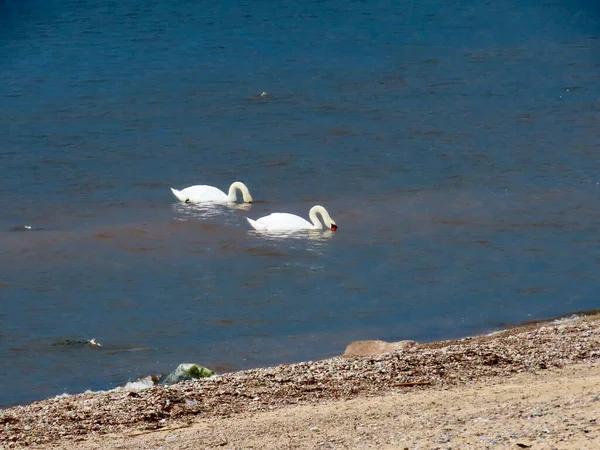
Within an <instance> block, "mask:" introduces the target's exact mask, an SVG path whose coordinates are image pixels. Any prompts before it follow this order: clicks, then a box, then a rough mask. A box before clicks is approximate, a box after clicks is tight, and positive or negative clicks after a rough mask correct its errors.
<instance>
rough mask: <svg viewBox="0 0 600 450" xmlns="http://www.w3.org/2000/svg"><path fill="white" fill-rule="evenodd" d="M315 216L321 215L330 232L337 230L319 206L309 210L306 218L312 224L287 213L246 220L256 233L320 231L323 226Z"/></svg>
mask: <svg viewBox="0 0 600 450" xmlns="http://www.w3.org/2000/svg"><path fill="white" fill-rule="evenodd" d="M317 214H321V217H322V218H323V222H325V226H326V227H327V228H329V229H330V230H331V231H336V230H337V225H336V224H335V222H334V221H333V219H332V218H331V216H330V215H329V213H328V212H327V210H326V209H325V208H323V207H322V206H320V205H316V206H313V207H312V208H310V212H309V213H308V217H309V218H310V222H312V223H310V222H309V221H308V220H306V219H303V218H302V217H300V216H296V215H294V214H288V213H273V214H269V215H268V216H265V217H261V218H260V219H256V220H252V219H249V218H248V217H246V220H248V223H249V224H250V226H251V227H252V228H254V229H255V230H258V231H294V230H322V229H323V224H322V223H321V221H320V220H319V218H318V217H317Z"/></svg>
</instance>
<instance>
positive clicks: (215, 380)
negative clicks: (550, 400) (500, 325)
mask: <svg viewBox="0 0 600 450" xmlns="http://www.w3.org/2000/svg"><path fill="white" fill-rule="evenodd" d="M572 316H575V315H571V316H567V317H572ZM599 360H600V315H598V314H594V315H588V316H585V315H584V316H577V317H576V318H572V319H568V318H565V319H563V320H554V321H552V322H534V323H530V324H526V325H523V326H520V327H515V328H511V329H508V330H504V331H500V332H495V333H491V334H488V335H481V336H474V337H466V338H463V339H459V340H449V341H438V342H430V343H423V344H419V345H417V346H414V347H412V346H411V347H409V348H406V349H404V350H402V349H399V350H396V351H393V352H390V353H385V354H380V355H370V356H363V357H334V358H330V359H325V360H320V361H308V362H302V363H296V364H287V365H280V366H274V367H267V368H259V369H251V370H245V371H240V372H232V373H227V374H223V375H218V376H215V377H210V378H205V379H200V380H194V381H186V382H182V383H179V384H176V385H172V386H154V387H150V388H147V389H144V390H141V391H125V390H113V391H107V392H99V393H87V394H77V395H70V396H60V397H54V398H50V399H47V400H43V401H39V402H34V403H31V404H29V405H24V406H16V407H11V408H7V409H3V410H0V425H1V426H2V428H0V430H1V431H0V449H3V448H20V447H24V446H34V447H35V448H42V446H44V447H46V446H47V448H56V446H58V447H59V448H84V445H87V444H86V442H87V443H89V444H90V445H92V447H90V448H98V445H100V447H103V448H111V447H110V446H107V445H109V441H111V439H112V440H117V441H118V440H119V439H121V440H122V439H124V438H127V439H129V440H131V439H134V436H137V435H139V436H146V437H149V438H150V439H151V438H152V436H154V437H156V438H157V439H162V441H164V439H165V437H164V436H162V435H163V434H165V433H167V434H168V433H171V434H172V433H174V432H175V433H177V432H176V431H175V430H186V429H187V428H190V429H195V428H197V427H202V426H204V427H206V426H208V425H209V424H210V423H212V422H215V421H224V420H225V421H227V420H250V419H249V418H251V420H257V417H261V416H262V415H269V414H274V413H276V412H278V411H279V412H280V413H286V414H287V413H289V411H294V410H297V411H298V412H300V411H301V410H304V409H305V408H315V407H324V405H327V404H329V405H334V406H333V407H332V408H333V411H337V410H339V409H340V408H341V406H340V405H341V404H342V403H343V404H344V405H346V404H347V403H348V402H358V403H359V404H360V403H363V404H367V403H368V402H371V401H375V400H374V399H379V400H382V399H388V400H390V401H392V399H393V398H395V397H398V396H399V397H400V399H402V397H403V396H407V395H412V396H417V397H419V396H425V397H426V396H427V395H438V396H441V394H442V393H443V392H446V391H448V390H449V389H450V390H452V389H459V390H461V389H462V390H465V391H466V390H469V389H472V388H473V386H476V385H482V386H484V385H490V384H491V385H493V384H495V383H500V384H501V383H502V382H503V381H505V380H506V379H510V378H514V377H519V376H526V375H529V376H533V377H534V378H535V377H539V376H549V375H548V374H550V373H554V378H557V377H558V378H557V379H559V378H560V377H563V376H564V374H561V370H567V369H569V367H571V366H573V365H579V366H581V367H582V369H581V371H584V368H586V370H587V369H590V370H591V369H593V368H596V369H597V365H596V363H597V362H598V361H599ZM564 368H566V369H564ZM590 373H592V374H593V373H596V374H598V370H595V371H594V370H592V372H590ZM599 375H600V374H599ZM532 383H533V385H534V386H535V380H534V381H532ZM480 389H481V388H480ZM599 392H600V390H599ZM382 401H383V400H382ZM336 405H337V406H336ZM443 406H444V405H441V406H440V407H443ZM445 406H446V407H449V406H451V405H445ZM345 407H346V406H343V408H345ZM598 408H600V405H598ZM423 413H425V412H423ZM423 413H422V414H423ZM265 417H266V416H265ZM381 420H383V419H381ZM590 420H592V419H590ZM594 420H595V419H594ZM598 421H600V415H599V417H598ZM341 422H343V420H342V421H341ZM207 424H208V425H207ZM592 425H593V426H595V424H592ZM592 425H590V426H592ZM315 426H316V427H317V428H319V427H318V426H317V425H315ZM331 426H332V427H334V426H335V424H331ZM319 430H321V428H319ZM448 433H450V431H449V432H448ZM313 435H314V433H309V435H308V436H307V438H310V439H312V438H313V437H314V436H313ZM242 437H243V436H242ZM247 437H248V438H250V436H247ZM240 438H241V437H240ZM229 439H230V440H231V438H229ZM162 441H161V442H162ZM224 442H225V441H224ZM228 442H229V441H227V442H225V444H222V446H225V445H229V443H228ZM265 442H266V441H265ZM310 442H311V443H312V444H311V445H313V447H310V446H309V447H310V448H314V446H316V444H315V443H314V442H313V441H312V440H311V441H310ZM94 443H95V444H94ZM163 444H164V442H163ZM163 444H161V445H163ZM93 445H96V447H93ZM120 445H121V447H119V448H127V447H126V446H125V447H124V446H123V445H124V444H123V442H121V444H120ZM207 445H208V447H210V446H212V445H213V444H210V443H208V442H207V443H205V444H201V445H200V446H207ZM214 445H217V444H214ZM218 445H220V444H218ZM239 445H241V446H244V445H246V444H243V442H241V441H240V442H237V444H236V448H238V447H239ZM266 445H267V446H269V445H275V446H276V441H274V442H272V443H271V444H268V443H267V444H266ZM298 445H299V446H300V447H302V445H301V443H299V444H298ZM525 445H527V444H525ZM115 448H116V447H115ZM132 448H133V447H132ZM165 448H167V447H165ZM173 448H184V447H173ZM190 448H198V444H197V443H196V446H195V447H190ZM298 448H299V447H298ZM307 448H308V447H307ZM332 448H344V447H343V446H338V447H336V446H335V445H334V447H332ZM361 448H362V447H361ZM389 448H396V447H389ZM402 448H404V447H402Z"/></svg>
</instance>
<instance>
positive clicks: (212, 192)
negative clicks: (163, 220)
mask: <svg viewBox="0 0 600 450" xmlns="http://www.w3.org/2000/svg"><path fill="white" fill-rule="evenodd" d="M238 189H239V190H240V191H242V196H243V198H244V202H246V203H252V202H253V201H254V200H252V196H251V195H250V191H249V190H248V188H247V187H246V185H245V184H244V183H241V182H239V181H235V182H234V183H232V184H231V186H229V193H228V194H226V193H225V192H223V191H222V190H221V189H218V188H216V187H214V186H206V185H196V186H190V187H186V188H185V189H182V190H181V191H178V190H177V189H173V188H171V191H172V192H173V195H175V197H177V199H178V200H179V201H180V202H183V203H203V202H217V203H226V202H233V203H235V202H236V201H237V190H238Z"/></svg>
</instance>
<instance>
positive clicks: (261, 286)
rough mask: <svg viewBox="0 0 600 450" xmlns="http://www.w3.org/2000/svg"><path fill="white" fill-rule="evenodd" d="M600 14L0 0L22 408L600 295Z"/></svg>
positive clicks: (471, 329)
mask: <svg viewBox="0 0 600 450" xmlns="http://www.w3.org/2000/svg"><path fill="white" fill-rule="evenodd" d="M599 12H600V11H599V10H598V7H597V5H595V4H594V3H592V2H583V1H580V2H575V3H567V2H560V1H548V2H544V3H543V4H540V3H539V2H525V3H523V2H513V1H509V0H501V1H498V2H494V3H493V4H484V3H481V2H474V1H473V2H469V1H461V2H458V1H456V2H430V3H427V4H422V3H419V2H404V3H398V2H387V1H378V2H375V3H373V2H360V1H355V2H341V1H338V0H331V1H319V2H313V3H308V4H302V5H292V4H288V3H284V2H279V3H273V2H268V3H267V2H258V1H257V2H241V3H234V2H226V3H221V4H219V5H214V4H212V3H207V2H200V3H198V2H191V1H173V2H168V3H164V2H162V3H161V2H153V1H142V0H138V1H131V2H125V3H123V2H121V3H115V2H106V1H99V0H97V1H94V0H89V1H83V2H74V1H67V0H65V1H61V2H51V3H48V2H41V1H38V0H31V1H28V2H17V1H14V0H9V1H7V2H3V3H2V4H0V13H1V14H0V17H1V19H0V49H1V51H0V86H2V88H1V89H0V136H1V137H2V142H1V143H0V171H1V172H0V174H1V176H0V194H1V195H0V211H2V213H1V214H0V268H1V270H0V305H1V309H0V360H1V361H2V362H3V363H4V364H2V367H1V368H0V406H6V405H11V404H15V403H24V402H28V401H32V400H35V399H40V398H44V397H47V396H51V395H55V394H60V393H62V392H69V393H75V392H81V391H83V390H85V389H106V388H110V387H114V386H117V385H119V384H122V383H124V382H126V381H128V380H131V379H135V378H137V377H138V376H142V375H147V374H149V373H155V372H163V373H164V372H169V371H170V370H172V369H173V368H174V367H175V366H176V365H177V364H179V363H181V362H198V363H200V364H203V365H206V366H208V367H211V368H215V369H216V370H217V371H224V370H234V369H241V368H248V367H255V366H261V365H267V364H276V363H281V362H290V361H298V360H303V359H317V358H323V357H328V356H332V355H336V354H340V353H342V352H343V349H344V347H345V345H346V344H347V343H348V342H350V341H352V340H357V339H374V338H379V339H386V340H398V339H416V340H433V339H441V338H451V337H458V336H464V335H467V334H472V333H479V332H485V331H491V330H494V329H499V328H502V327H505V326H507V325H509V324H514V323H519V322H522V321H525V320H532V319H541V318H547V317H553V316H556V315H560V314H565V313H569V312H574V311H579V310H587V309H593V308H597V307H598V301H597V292H598V287H599V283H598V265H599V263H600V250H598V248H600V247H599V246H598V240H599V238H598V228H599V224H600V207H599V206H598V202H597V197H598V193H599V189H600V185H599V184H598V183H599V182H600V177H599V175H598V174H599V173H600V172H599V169H600V161H599V159H598V148H599V143H600V139H599V138H600V131H599V130H600V126H599V125H600V123H599V122H600V115H599V113H600V104H599V103H598V98H599V93H600V87H599V80H600V78H599V76H598V73H600V71H599V69H600V53H599V50H600V40H599V39H598V36H599V35H598V30H599V28H598V25H599V19H600V15H599ZM262 91H266V92H267V94H268V95H267V96H266V97H261V96H260V95H259V94H260V93H261V92H262ZM234 180H240V181H244V182H245V183H246V184H247V185H248V187H249V188H250V192H251V193H252V195H253V197H254V198H255V200H257V201H256V203H254V204H253V205H251V206H250V205H246V206H245V207H244V206H241V205H240V206H238V207H235V208H228V207H223V208H216V209H215V208H202V207H198V206H194V205H182V204H178V203H176V202H175V198H174V197H173V196H172V194H171V192H170V190H169V187H176V188H183V187H186V186H188V185H191V184H204V183H206V184H211V185H215V186H218V187H219V188H221V189H223V190H226V189H227V187H228V186H229V184H230V183H231V182H232V181H234ZM317 203H318V204H322V205H323V206H325V207H326V208H327V209H328V211H329V212H330V213H331V215H332V217H333V218H334V220H335V221H336V222H337V224H338V225H339V231H338V232H336V233H331V232H323V233H301V234H299V235H297V236H293V237H285V238H282V237H281V236H271V235H266V236H265V235H261V234H259V233H256V232H253V231H251V230H250V229H249V226H248V225H247V223H246V221H245V217H246V216H248V217H252V218H257V217H260V216H262V215H266V214H269V213H270V212H274V211H282V212H292V213H296V214H300V215H302V216H304V217H306V216H307V215H308V210H309V209H310V207H311V206H312V205H314V204H317ZM23 225H29V226H31V230H26V229H23ZM91 338H96V340H97V341H98V342H100V343H101V344H102V345H103V346H102V347H101V348H92V347H89V346H87V345H85V344H80V343H78V342H80V341H83V342H85V341H87V340H88V339H91ZM65 340H68V342H67V341H65Z"/></svg>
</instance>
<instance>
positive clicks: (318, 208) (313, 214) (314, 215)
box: [308, 205, 329, 230]
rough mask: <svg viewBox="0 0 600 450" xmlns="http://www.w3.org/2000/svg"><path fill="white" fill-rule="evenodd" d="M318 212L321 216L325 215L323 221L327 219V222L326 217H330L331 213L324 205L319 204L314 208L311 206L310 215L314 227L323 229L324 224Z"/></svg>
mask: <svg viewBox="0 0 600 450" xmlns="http://www.w3.org/2000/svg"><path fill="white" fill-rule="evenodd" d="M317 214H321V217H323V221H325V222H326V219H325V218H326V217H329V214H327V211H326V210H325V208H323V207H322V206H319V205H316V206H313V207H312V208H310V212H309V213H308V217H309V219H310V221H311V222H312V224H313V227H314V228H315V230H322V229H323V224H322V223H321V221H320V220H319V217H318V216H317Z"/></svg>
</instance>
